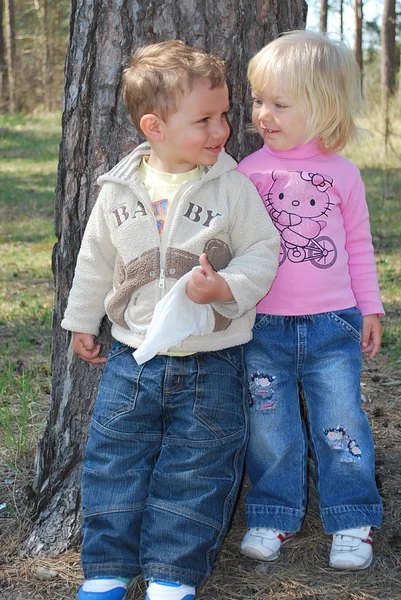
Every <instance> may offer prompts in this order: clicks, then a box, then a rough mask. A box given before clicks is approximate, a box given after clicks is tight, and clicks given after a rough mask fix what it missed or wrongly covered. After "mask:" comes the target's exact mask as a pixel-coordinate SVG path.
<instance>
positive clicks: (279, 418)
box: [246, 308, 382, 533]
mask: <svg viewBox="0 0 401 600" xmlns="http://www.w3.org/2000/svg"><path fill="white" fill-rule="evenodd" d="M361 327H362V316H361V313H360V312H359V310H357V309H356V308H351V309H347V310H340V311H337V312H328V313H322V314H316V315H310V316H300V317H281V316H273V315H262V314H259V315H257V318H256V323H255V327H254V337H253V340H252V342H250V343H249V344H248V346H247V348H246V362H247V369H248V378H249V386H250V402H251V412H250V441H249V447H248V453H247V459H246V466H247V471H248V474H249V478H250V481H251V490H250V492H249V494H248V497H247V501H246V518H247V525H248V527H267V528H272V529H281V530H284V531H287V532H295V531H298V530H299V529H300V528H301V526H302V521H303V518H304V515H305V510H306V502H307V474H306V467H307V453H308V437H309V440H310V444H311V449H312V453H313V457H314V462H315V471H316V484H317V491H318V494H319V501H320V514H321V519H322V522H323V527H324V530H325V532H326V533H333V532H335V531H339V530H341V529H348V528H351V527H360V526H363V525H372V526H375V527H379V526H380V525H381V521H382V503H381V499H380V496H379V493H378V491H377V487H376V483H375V463H374V449H373V441H372V435H371V431H370V427H369V422H368V419H367V417H366V415H365V413H364V412H363V410H362V408H361V394H360V377H361V371H362V354H361V348H360V336H361ZM299 385H301V386H302V388H303V392H304V397H305V404H306V413H307V426H306V424H305V422H304V420H303V418H302V416H301V412H300V406H299ZM307 427H308V432H307Z"/></svg>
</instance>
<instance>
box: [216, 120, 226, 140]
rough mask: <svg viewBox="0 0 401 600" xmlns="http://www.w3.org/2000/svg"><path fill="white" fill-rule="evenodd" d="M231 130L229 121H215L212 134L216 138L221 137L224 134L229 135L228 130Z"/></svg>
mask: <svg viewBox="0 0 401 600" xmlns="http://www.w3.org/2000/svg"><path fill="white" fill-rule="evenodd" d="M228 131H229V125H228V123H227V121H225V122H224V121H219V122H217V123H215V125H214V127H213V131H212V135H213V137H215V138H219V137H222V136H225V135H227V132H228Z"/></svg>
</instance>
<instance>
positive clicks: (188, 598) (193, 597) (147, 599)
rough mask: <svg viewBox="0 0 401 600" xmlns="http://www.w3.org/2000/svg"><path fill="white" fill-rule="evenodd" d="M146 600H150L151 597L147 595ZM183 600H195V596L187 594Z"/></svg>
mask: <svg viewBox="0 0 401 600" xmlns="http://www.w3.org/2000/svg"><path fill="white" fill-rule="evenodd" d="M145 600H150V598H149V596H148V595H147V594H146V596H145ZM181 600H195V596H194V595H193V594H187V595H186V596H184V597H183V598H181Z"/></svg>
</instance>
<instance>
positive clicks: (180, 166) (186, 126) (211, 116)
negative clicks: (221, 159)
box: [148, 78, 230, 173]
mask: <svg viewBox="0 0 401 600" xmlns="http://www.w3.org/2000/svg"><path fill="white" fill-rule="evenodd" d="M210 85H211V84H210V81H209V80H208V79H203V78H198V79H195V81H194V82H193V86H192V89H191V91H190V92H189V93H186V94H185V95H184V96H183V97H182V98H181V100H180V102H179V104H178V109H177V111H176V112H175V113H173V114H172V115H170V116H169V117H168V118H167V119H166V121H163V120H161V119H159V125H160V132H161V134H162V138H161V140H160V141H156V143H154V142H151V146H152V151H151V154H150V156H149V161H148V162H149V165H150V166H152V167H153V168H155V169H158V170H159V171H164V172H167V173H184V172H187V171H191V170H192V169H194V168H195V167H196V166H197V165H205V166H211V165H213V164H214V163H215V162H216V160H217V157H218V155H219V153H220V152H221V150H222V148H223V147H224V144H225V143H226V141H227V138H228V136H229V134H230V128H229V125H228V123H227V112H228V110H229V109H230V103H229V98H228V89H227V86H226V85H224V86H221V87H215V88H213V89H210Z"/></svg>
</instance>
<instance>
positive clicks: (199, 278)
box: [186, 253, 234, 304]
mask: <svg viewBox="0 0 401 600" xmlns="http://www.w3.org/2000/svg"><path fill="white" fill-rule="evenodd" d="M199 264H200V266H201V267H202V268H201V269H196V270H195V271H193V273H192V275H191V277H190V278H189V279H188V283H187V287H186V292H187V296H188V298H190V300H192V302H196V303H197V304H211V303H212V302H232V301H233V300H234V296H233V295H232V293H231V290H230V288H229V287H228V285H227V282H226V281H225V279H223V277H222V276H221V275H219V274H218V273H216V271H214V270H213V267H212V265H211V264H210V263H209V261H208V259H207V256H206V254H205V253H203V254H201V255H200V257H199Z"/></svg>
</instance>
